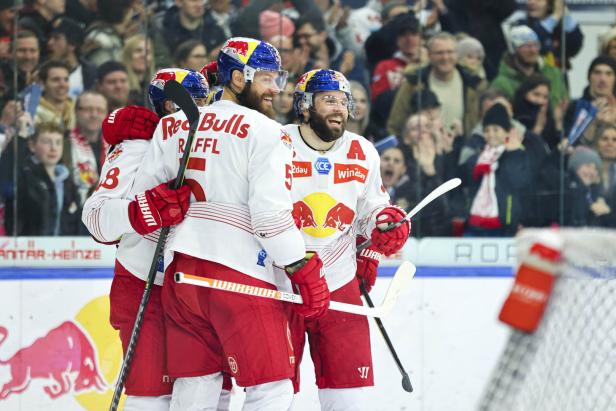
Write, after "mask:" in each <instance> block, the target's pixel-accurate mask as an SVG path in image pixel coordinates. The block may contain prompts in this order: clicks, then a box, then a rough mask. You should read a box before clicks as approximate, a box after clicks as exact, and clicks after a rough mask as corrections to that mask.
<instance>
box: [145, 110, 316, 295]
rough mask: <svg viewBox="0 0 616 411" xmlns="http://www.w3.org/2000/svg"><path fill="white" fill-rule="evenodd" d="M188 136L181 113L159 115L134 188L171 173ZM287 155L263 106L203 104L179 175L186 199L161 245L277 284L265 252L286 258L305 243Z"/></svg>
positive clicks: (282, 261) (283, 261)
mask: <svg viewBox="0 0 616 411" xmlns="http://www.w3.org/2000/svg"><path fill="white" fill-rule="evenodd" d="M187 136H188V122H187V120H186V116H185V114H184V113H182V112H178V113H176V114H173V115H171V116H167V117H164V118H163V119H162V120H161V121H160V123H159V124H158V126H157V128H156V131H155V132H154V136H153V139H152V145H151V147H150V149H149V150H148V152H147V153H146V155H145V157H144V159H143V163H142V165H141V167H140V169H139V172H138V176H137V179H136V180H135V189H136V190H137V192H138V190H139V189H140V188H141V187H144V186H145V187H151V186H155V185H156V184H158V183H160V182H163V181H168V180H171V179H173V178H175V176H176V174H177V172H178V168H179V163H180V159H181V157H182V154H183V152H184V144H185V141H186V138H187ZM292 155H293V147H292V143H291V140H290V138H289V136H288V135H287V134H286V133H283V131H282V126H281V125H280V124H278V123H276V122H275V121H273V120H271V119H269V118H267V117H266V116H264V115H263V114H261V113H259V112H257V111H254V110H250V109H248V108H246V107H243V106H240V105H238V104H235V103H233V102H231V101H228V100H221V101H217V102H215V103H213V104H211V105H209V106H207V107H201V108H200V118H199V127H198V129H197V132H196V134H195V139H194V142H193V148H192V151H191V153H190V159H189V162H188V166H187V169H186V175H185V184H187V185H189V186H190V187H191V190H192V195H191V204H190V208H189V210H188V213H187V214H186V217H185V219H184V221H182V223H180V224H179V225H178V226H176V229H175V231H174V232H173V233H172V234H171V235H170V236H169V239H168V241H167V245H166V249H167V250H171V251H177V252H181V253H184V254H188V255H191V256H193V257H197V258H200V259H204V260H209V261H214V262H218V263H220V264H223V265H225V266H228V267H231V268H233V269H235V270H237V271H240V272H242V273H245V274H247V275H250V276H252V277H255V278H258V279H261V280H263V281H266V282H268V283H271V284H275V281H274V278H273V275H272V271H271V270H269V269H267V270H266V268H265V265H266V264H265V260H266V257H269V258H271V260H273V261H275V262H276V264H279V265H288V264H291V263H294V262H296V261H298V260H300V259H302V258H303V257H304V255H305V250H306V249H305V246H304V242H303V240H302V236H301V234H300V232H299V231H298V230H297V228H296V227H295V225H294V222H293V217H292V215H291V211H292V207H293V203H292V200H291V192H290V189H291V179H292V173H291V170H292V168H291V161H292Z"/></svg>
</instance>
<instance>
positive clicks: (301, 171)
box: [293, 161, 312, 178]
mask: <svg viewBox="0 0 616 411" xmlns="http://www.w3.org/2000/svg"><path fill="white" fill-rule="evenodd" d="M311 175H312V163H311V162H310V161H294V162H293V178H297V177H310V176H311Z"/></svg>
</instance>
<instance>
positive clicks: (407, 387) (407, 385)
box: [359, 281, 413, 392]
mask: <svg viewBox="0 0 616 411" xmlns="http://www.w3.org/2000/svg"><path fill="white" fill-rule="evenodd" d="M359 288H360V289H361V294H362V295H363V296H364V299H365V300H366V304H368V307H374V304H373V303H372V299H371V298H370V295H368V290H366V285H365V283H364V282H363V281H362V282H361V283H360V284H359ZM374 321H376V325H377V327H378V328H379V331H380V332H381V335H382V336H383V339H384V340H385V344H387V348H389V352H390V353H391V356H392V357H393V359H394V362H395V363H396V366H397V367H398V370H399V371H400V374H402V389H403V390H404V391H406V392H413V386H412V385H411V379H410V378H409V375H408V373H407V372H406V371H405V370H404V366H402V362H401V361H400V358H398V354H397V353H396V349H395V348H394V345H393V344H392V342H391V340H390V339H389V335H388V334H387V331H385V327H384V326H383V322H382V321H381V319H380V318H375V319H374Z"/></svg>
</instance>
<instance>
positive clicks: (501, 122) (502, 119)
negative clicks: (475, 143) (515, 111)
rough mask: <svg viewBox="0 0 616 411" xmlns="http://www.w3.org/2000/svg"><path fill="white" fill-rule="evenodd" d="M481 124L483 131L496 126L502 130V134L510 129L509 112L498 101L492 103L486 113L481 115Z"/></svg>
mask: <svg viewBox="0 0 616 411" xmlns="http://www.w3.org/2000/svg"><path fill="white" fill-rule="evenodd" d="M481 124H482V125H483V130H484V132H485V131H486V130H487V129H488V128H490V127H495V126H496V127H498V128H499V129H501V130H502V131H503V132H504V135H506V134H507V132H509V130H511V119H510V118H509V113H508V112H507V109H506V108H505V106H503V105H502V104H500V103H496V104H494V105H493V106H492V107H490V109H489V110H488V111H486V114H485V115H484V116H483V120H482V121H481Z"/></svg>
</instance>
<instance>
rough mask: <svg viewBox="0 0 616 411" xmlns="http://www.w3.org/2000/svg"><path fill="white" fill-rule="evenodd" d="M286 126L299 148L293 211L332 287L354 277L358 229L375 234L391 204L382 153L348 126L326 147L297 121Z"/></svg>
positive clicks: (296, 158)
mask: <svg viewBox="0 0 616 411" xmlns="http://www.w3.org/2000/svg"><path fill="white" fill-rule="evenodd" d="M284 129H285V130H286V131H287V132H288V133H289V135H290V136H291V139H292V141H293V146H294V148H295V157H294V158H293V189H292V190H291V195H292V197H293V215H294V216H295V217H296V218H298V219H299V220H300V221H301V225H302V227H301V231H302V235H303V237H304V241H305V242H306V249H307V250H309V251H316V252H317V253H318V254H319V255H320V256H321V259H322V260H323V265H324V270H325V277H326V279H327V284H328V286H329V289H330V290H331V291H333V290H336V289H338V288H340V287H342V286H343V285H345V284H346V283H348V282H349V281H351V280H352V279H353V277H355V271H356V260H355V252H356V246H355V238H356V235H358V234H361V235H363V236H365V237H366V238H370V234H371V232H372V229H374V227H375V220H376V214H378V212H379V211H381V210H382V209H383V208H384V207H386V206H388V205H389V194H387V192H386V191H385V189H384V188H383V184H382V182H381V171H380V158H379V155H378V153H377V151H376V149H375V148H374V146H373V144H372V143H370V142H369V141H368V140H366V139H365V138H364V137H362V136H360V135H357V134H355V133H351V132H349V131H345V132H344V134H343V135H342V137H341V138H339V139H338V140H337V141H336V142H335V144H334V146H333V147H332V148H331V149H330V150H328V151H326V152H324V153H322V152H319V151H316V150H314V149H312V148H310V147H309V146H308V145H306V143H305V142H304V140H303V139H302V137H301V135H300V132H299V126H298V125H294V124H290V125H287V126H285V127H284ZM279 280H280V278H279Z"/></svg>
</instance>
